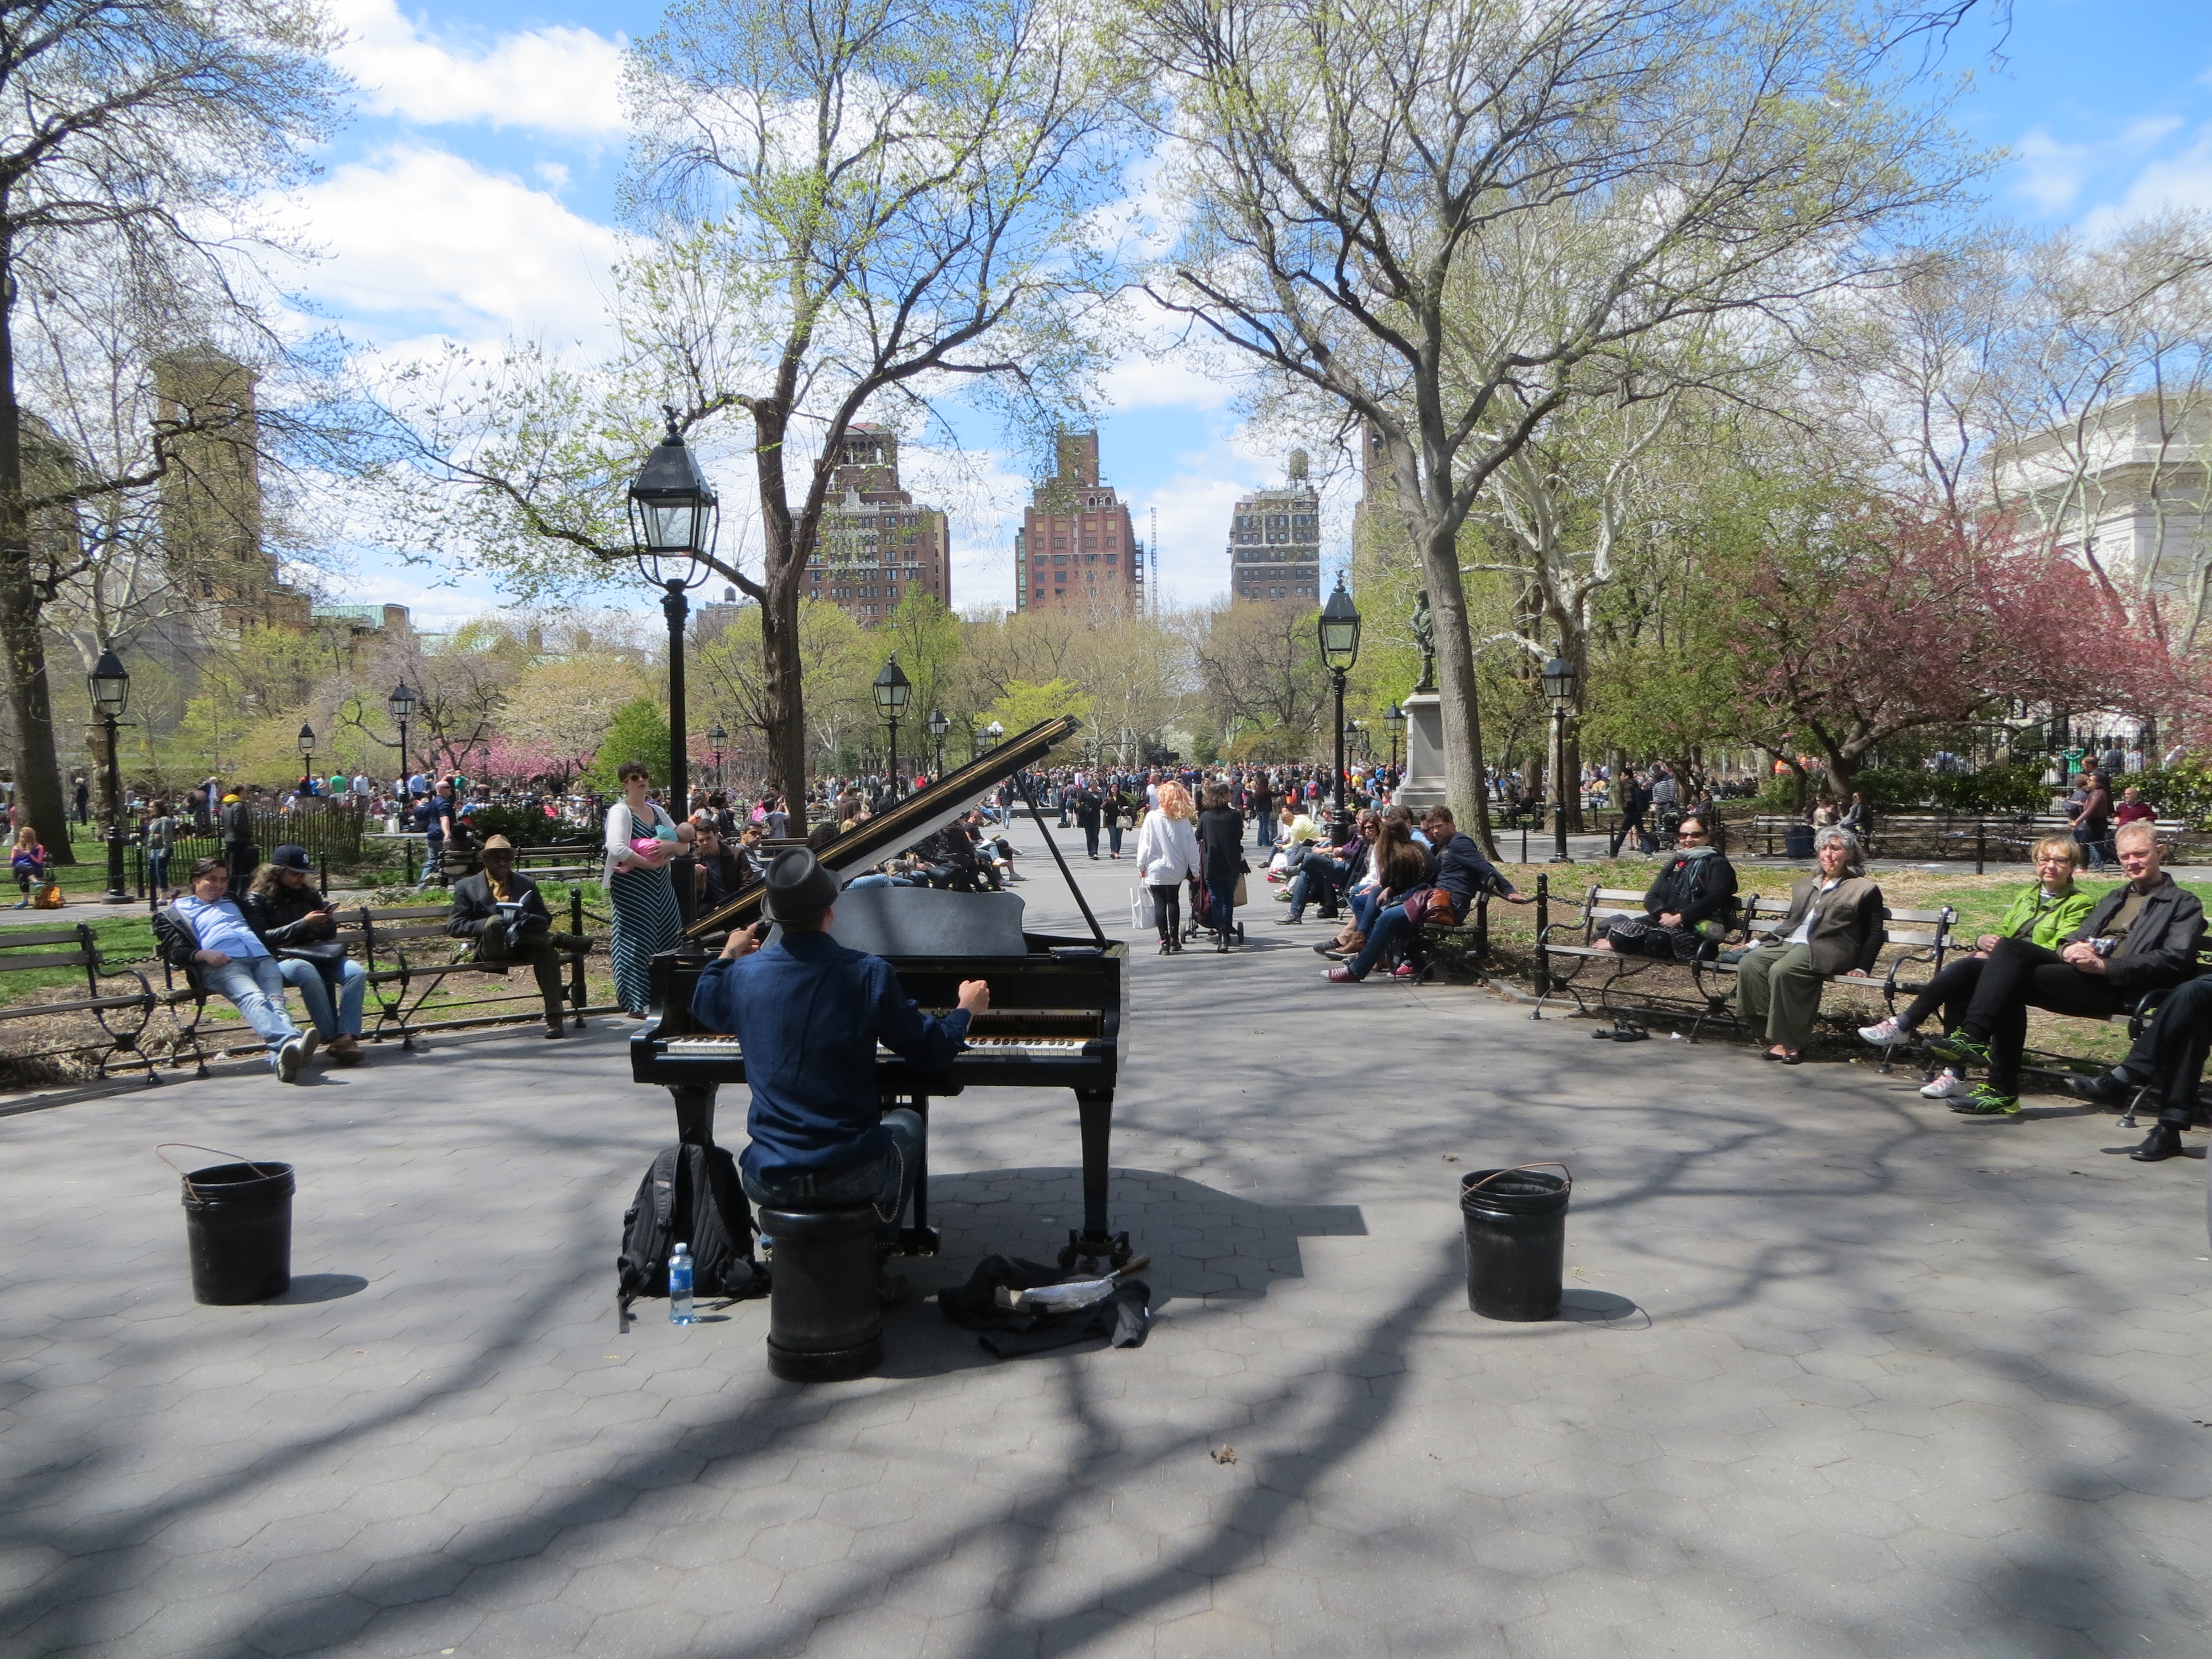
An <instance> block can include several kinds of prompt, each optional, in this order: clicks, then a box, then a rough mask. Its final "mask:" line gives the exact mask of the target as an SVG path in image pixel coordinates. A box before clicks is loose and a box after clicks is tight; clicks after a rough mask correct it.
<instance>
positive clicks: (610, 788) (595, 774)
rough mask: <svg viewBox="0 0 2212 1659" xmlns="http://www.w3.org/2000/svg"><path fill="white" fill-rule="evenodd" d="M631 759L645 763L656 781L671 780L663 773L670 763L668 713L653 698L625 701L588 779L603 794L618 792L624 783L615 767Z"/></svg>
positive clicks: (589, 772)
mask: <svg viewBox="0 0 2212 1659" xmlns="http://www.w3.org/2000/svg"><path fill="white" fill-rule="evenodd" d="M631 761H638V762H641V763H643V764H644V766H645V767H646V768H647V770H648V771H649V772H650V773H651V775H652V776H653V781H654V782H655V783H658V784H665V783H666V782H667V781H668V780H667V779H666V778H665V777H664V776H663V775H662V774H663V773H664V772H665V771H666V769H667V766H668V716H667V715H666V714H663V713H662V712H661V708H660V705H659V703H657V702H653V699H652V698H650V697H640V698H638V699H637V700H636V701H635V702H626V703H624V704H623V706H622V707H621V708H618V709H617V710H616V711H615V717H614V720H613V722H612V724H611V725H610V726H608V727H607V735H606V738H605V741H603V742H602V743H601V744H599V753H598V754H597V755H596V756H594V757H592V763H591V765H590V767H589V768H587V769H586V771H585V773H584V778H585V781H586V782H587V783H589V784H590V786H591V787H592V788H594V789H596V790H598V791H599V793H601V794H603V795H615V794H619V793H622V783H621V781H620V780H618V779H617V777H616V776H615V769H616V768H617V767H618V766H624V765H627V764H628V763H630V762H631Z"/></svg>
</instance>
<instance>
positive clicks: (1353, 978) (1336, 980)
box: [1322, 968, 1359, 985]
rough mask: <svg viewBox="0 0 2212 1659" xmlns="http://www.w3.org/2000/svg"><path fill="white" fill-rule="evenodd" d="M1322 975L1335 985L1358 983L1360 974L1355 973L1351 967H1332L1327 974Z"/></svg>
mask: <svg viewBox="0 0 2212 1659" xmlns="http://www.w3.org/2000/svg"><path fill="white" fill-rule="evenodd" d="M1322 977H1323V978H1325V979H1327V980H1328V981H1329V982H1330V983H1331V984H1333V985H1357V984H1358V983H1359V975H1357V974H1355V973H1353V972H1352V969H1349V968H1332V969H1329V970H1328V973H1327V974H1325V975H1322Z"/></svg>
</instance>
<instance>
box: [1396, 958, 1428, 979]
mask: <svg viewBox="0 0 2212 1659" xmlns="http://www.w3.org/2000/svg"><path fill="white" fill-rule="evenodd" d="M1420 971H1421V970H1420V969H1418V968H1416V967H1414V966H1413V963H1410V962H1401V963H1399V964H1398V965H1397V966H1396V967H1395V968H1393V969H1391V970H1390V977H1391V978H1392V979H1412V978H1413V977H1414V976H1415V975H1418V974H1419V972H1420Z"/></svg>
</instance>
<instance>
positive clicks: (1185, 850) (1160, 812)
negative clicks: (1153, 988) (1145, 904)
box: [1137, 783, 1199, 957]
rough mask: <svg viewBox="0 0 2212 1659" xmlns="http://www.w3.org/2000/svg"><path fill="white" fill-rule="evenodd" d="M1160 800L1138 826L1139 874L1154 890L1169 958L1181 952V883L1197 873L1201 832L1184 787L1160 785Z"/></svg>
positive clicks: (1163, 947)
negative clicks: (1199, 832)
mask: <svg viewBox="0 0 2212 1659" xmlns="http://www.w3.org/2000/svg"><path fill="white" fill-rule="evenodd" d="M1159 801H1160V804H1159V805H1158V806H1155V807H1154V808H1152V811H1149V812H1147V813H1146V814H1145V821H1144V822H1143V823H1141V824H1139V825H1138V826H1137V873H1138V875H1139V876H1140V877H1142V878H1144V882H1145V885H1146V887H1147V888H1149V889H1150V890H1152V908H1153V909H1154V911H1155V912H1156V913H1157V915H1156V920H1157V921H1158V925H1159V931H1160V954H1161V955H1162V956H1164V957H1169V956H1173V955H1175V954H1176V952H1177V951H1181V950H1182V884H1183V883H1184V882H1186V881H1188V879H1189V878H1191V877H1192V876H1194V875H1195V874H1197V873H1198V859H1199V852H1198V831H1197V829H1196V828H1195V826H1194V824H1193V823H1192V822H1191V820H1192V818H1193V817H1194V816H1195V814H1194V813H1193V812H1192V811H1191V807H1190V793H1189V791H1188V790H1186V789H1185V788H1184V787H1182V785H1181V784H1179V783H1163V784H1162V785H1160V787H1159Z"/></svg>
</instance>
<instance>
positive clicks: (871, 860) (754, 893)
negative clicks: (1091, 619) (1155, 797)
mask: <svg viewBox="0 0 2212 1659" xmlns="http://www.w3.org/2000/svg"><path fill="white" fill-rule="evenodd" d="M1082 725H1083V723H1082V722H1081V721H1080V720H1077V719H1076V718H1075V717H1074V716H1073V715H1072V714H1063V715H1062V716H1060V718H1059V719H1058V720H1047V721H1045V722H1044V723H1043V724H1042V726H1031V727H1030V729H1029V730H1028V731H1026V732H1023V733H1022V734H1021V735H1020V736H1018V737H1013V738H1007V739H1006V741H1005V742H1004V743H1001V744H1000V745H999V746H998V747H997V748H996V749H994V750H991V752H990V753H989V754H987V755H979V756H977V757H975V759H974V760H972V761H969V763H968V764H967V765H965V766H963V767H961V768H960V769H958V770H957V771H953V772H948V773H946V774H945V775H944V776H943V777H941V778H939V780H938V781H936V782H935V783H933V784H931V785H930V786H929V787H928V788H927V789H921V790H917V791H915V793H913V794H911V795H908V796H907V797H906V799H903V800H902V801H900V802H899V803H898V804H897V805H895V806H893V807H891V808H890V809H889V810H888V811H883V812H878V814H877V815H876V816H875V817H872V818H870V819H868V820H867V821H866V823H856V824H854V826H853V827H852V829H849V830H848V831H847V832H846V833H845V834H843V835H842V836H838V837H837V838H836V840H835V841H833V842H829V844H828V845H827V846H825V847H823V848H819V849H817V853H816V854H815V855H816V856H817V858H819V859H820V860H822V862H823V865H824V866H826V867H827V868H829V870H831V871H832V872H835V873H836V875H837V876H838V877H839V878H840V879H841V882H842V880H845V879H849V878H852V877H854V876H856V875H858V874H860V872H862V871H864V870H866V868H868V866H871V865H873V864H878V863H880V862H882V861H883V860H884V859H886V858H889V857H890V856H891V855H892V854H895V853H901V852H903V851H905V850H906V849H907V848H909V847H911V846H913V845H914V844H915V842H918V841H924V840H927V838H928V837H929V836H933V835H935V834H936V833H937V832H938V831H939V830H940V829H943V828H945V825H946V824H948V823H951V822H952V821H953V820H954V819H956V818H957V817H960V816H961V815H962V814H963V813H964V812H966V811H968V809H969V807H971V806H973V805H975V803H976V802H977V801H979V800H981V799H983V797H984V796H985V795H987V794H988V793H990V792H991V791H992V790H994V789H995V788H997V787H999V786H1000V784H1002V783H1004V782H1005V781H1006V780H1007V779H1008V778H1011V777H1012V776H1013V775H1014V774H1015V773H1017V772H1020V771H1024V770H1025V769H1028V768H1030V767H1031V766H1034V765H1036V763H1038V762H1040V761H1042V759H1043V758H1044V757H1046V756H1047V755H1048V754H1049V753H1051V752H1052V750H1054V749H1055V748H1057V747H1058V746H1059V745H1060V744H1063V743H1066V741H1067V740H1068V739H1069V738H1072V737H1073V736H1074V735H1075V734H1076V732H1079V731H1080V730H1081V729H1082ZM766 891H767V888H766V887H765V885H764V884H761V883H759V882H756V883H754V884H753V885H751V886H750V887H748V888H746V889H745V890H744V891H743V892H742V893H739V894H738V896H737V897H735V898H733V899H732V900H731V901H730V902H728V903H727V904H726V905H724V906H723V907H722V908H720V909H719V910H716V911H714V913H713V914H711V915H704V916H702V917H700V918H699V920H698V921H695V922H693V923H692V924H691V925H690V927H687V928H685V929H684V937H685V938H686V939H704V938H706V937H707V935H708V934H709V933H728V932H729V931H730V930H731V929H732V928H734V927H745V926H748V925H750V923H752V922H753V921H757V919H758V918H759V915H760V910H761V900H762V898H763V896H764V895H765V893H766Z"/></svg>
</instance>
